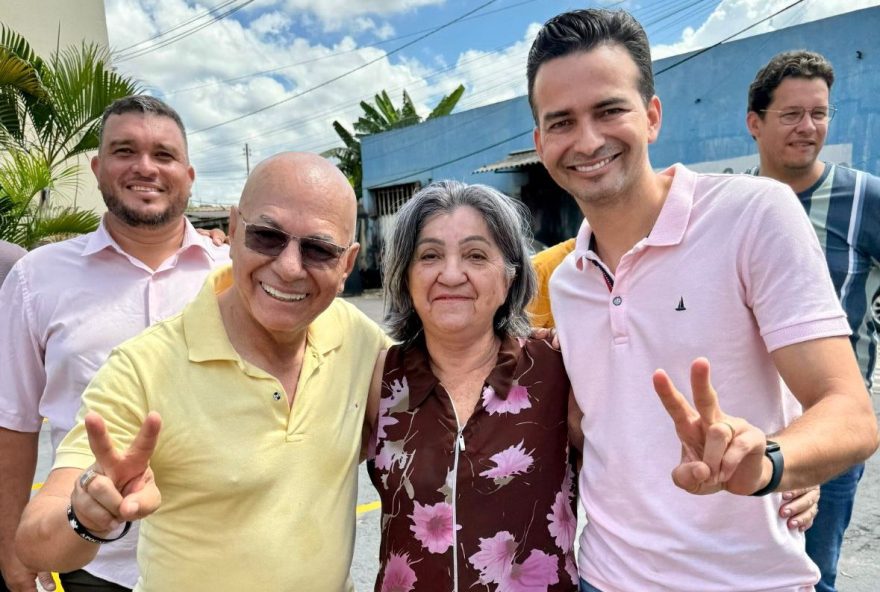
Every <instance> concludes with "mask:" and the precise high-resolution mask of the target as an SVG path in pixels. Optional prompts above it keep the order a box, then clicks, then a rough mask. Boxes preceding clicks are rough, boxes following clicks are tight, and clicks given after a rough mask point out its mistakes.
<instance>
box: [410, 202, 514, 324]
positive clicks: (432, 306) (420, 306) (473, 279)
mask: <svg viewBox="0 0 880 592" xmlns="http://www.w3.org/2000/svg"><path fill="white" fill-rule="evenodd" d="M510 282H511V278H510V277H509V276H508V273H507V269H506V266H505V262H504V257H503V255H502V254H501V250H500V249H499V248H498V245H497V244H496V243H495V239H494V238H493V237H492V234H491V233H490V232H489V227H488V226H487V225H486V222H485V221H484V220H483V217H482V216H481V215H480V213H479V212H478V211H477V210H476V209H474V208H472V207H469V206H461V207H458V208H456V209H455V210H453V211H452V212H449V213H444V214H435V215H434V216H432V217H431V218H429V219H428V220H427V221H426V222H425V224H424V226H423V227H422V229H421V231H420V232H419V236H418V239H417V240H416V249H415V252H414V253H413V259H412V261H411V262H410V265H409V271H408V274H407V285H408V288H409V294H410V298H412V302H413V307H414V308H415V310H416V314H418V316H419V318H420V319H421V321H422V324H423V326H424V329H425V334H426V335H432V334H445V335H456V336H459V337H465V336H467V335H484V334H485V333H486V332H491V331H492V330H493V320H494V317H495V313H496V312H497V311H498V309H499V308H500V307H501V305H502V304H504V301H505V299H506V298H507V290H508V288H509V287H510Z"/></svg>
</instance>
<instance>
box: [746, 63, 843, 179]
mask: <svg viewBox="0 0 880 592" xmlns="http://www.w3.org/2000/svg"><path fill="white" fill-rule="evenodd" d="M828 100H829V91H828V84H827V83H826V82H825V80H824V79H822V78H785V79H784V80H783V81H782V82H781V83H780V84H779V86H777V87H776V89H775V90H774V91H773V100H772V101H770V104H769V105H768V106H767V109H772V111H769V112H767V113H763V114H758V113H755V112H754V111H750V112H749V114H748V116H747V118H746V124H747V125H748V128H749V132H750V133H751V134H752V136H754V138H755V141H756V142H757V143H758V152H759V153H760V155H761V174H762V175H767V176H770V177H773V178H775V179H779V180H780V181H784V182H795V183H796V182H797V180H799V179H803V180H805V182H806V183H807V184H808V185H809V184H810V183H812V182H813V181H815V180H816V179H818V178H819V176H820V175H821V173H822V170H823V168H824V166H823V164H822V163H821V162H820V161H819V160H818V158H819V151H820V150H822V146H823V145H824V144H825V136H826V134H827V133H828V124H827V123H819V124H817V123H816V122H814V121H813V120H812V118H811V117H810V116H809V114H805V115H804V117H803V119H801V121H800V122H799V123H798V124H796V125H783V124H782V122H780V120H779V116H780V115H781V113H779V112H777V111H787V110H791V109H793V108H803V109H807V110H809V109H813V108H815V107H827V106H828ZM761 115H763V117H761ZM801 184H803V183H801Z"/></svg>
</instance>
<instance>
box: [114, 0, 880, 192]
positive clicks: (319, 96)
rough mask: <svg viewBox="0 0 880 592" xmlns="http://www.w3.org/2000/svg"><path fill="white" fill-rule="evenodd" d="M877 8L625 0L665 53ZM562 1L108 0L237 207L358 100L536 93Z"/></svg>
mask: <svg viewBox="0 0 880 592" xmlns="http://www.w3.org/2000/svg"><path fill="white" fill-rule="evenodd" d="M877 4H880V0H873V1H871V0H801V1H799V2H798V1H796V0H721V1H719V0H628V1H623V2H614V1H610V0H607V1H600V2H592V3H587V5H592V6H603V7H609V8H625V9H627V10H629V11H630V12H632V13H633V14H634V15H635V16H636V18H638V19H639V21H640V22H641V23H642V24H643V25H644V26H645V29H646V30H647V32H648V37H649V38H650V39H651V43H652V48H653V55H654V58H655V59H657V58H662V57H666V56H670V55H675V54H678V53H682V52H686V51H691V50H693V49H698V48H701V47H706V46H708V45H712V44H714V43H717V42H718V41H720V40H722V39H724V38H726V37H728V36H730V35H732V34H734V33H737V32H739V31H741V30H743V29H745V28H746V27H748V26H750V25H752V24H754V23H756V22H758V21H760V20H762V19H765V18H766V17H769V16H770V15H772V14H774V13H777V12H780V11H782V12H780V14H778V15H777V16H775V17H773V18H772V19H770V20H768V21H766V22H764V23H762V24H760V25H759V26H757V27H755V28H753V29H750V30H749V31H748V32H747V33H745V35H753V34H756V33H763V32H767V31H771V30H776V29H781V28H784V27H788V26H791V25H795V24H799V23H802V22H807V21H811V20H815V19H820V18H825V17H828V16H832V15H834V14H838V13H841V12H848V11H851V10H857V9H859V8H865V7H867V6H873V5H877ZM583 5H584V4H580V3H572V2H571V1H570V0H569V1H562V0H105V6H106V11H107V29H108V33H109V37H110V45H111V49H112V51H113V55H114V60H115V65H116V67H117V68H118V69H119V70H120V71H121V72H124V73H126V74H128V75H130V76H132V77H133V78H135V79H136V80H138V81H139V82H140V84H141V85H142V86H143V88H144V89H145V90H146V91H147V92H149V93H151V94H154V95H156V96H158V97H160V98H163V99H165V100H167V101H168V102H169V103H170V104H171V105H173V106H174V107H175V108H177V109H178V110H179V111H180V113H181V115H182V116H183V119H184V122H185V123H186V125H187V128H188V130H189V133H190V151H191V157H192V161H193V164H194V166H195V167H196V175H197V180H196V184H195V187H194V195H193V199H194V201H195V202H196V203H234V202H235V201H237V198H238V195H239V193H240V191H241V187H242V185H243V184H244V179H245V176H246V159H245V154H244V150H245V145H247V146H248V147H249V150H250V163H251V166H253V164H254V163H256V162H258V161H259V160H261V159H263V158H265V157H267V156H269V155H271V154H274V153H276V152H280V151H283V150H305V151H311V152H322V151H324V150H327V149H329V148H332V147H333V146H336V145H338V144H339V143H340V142H339V141H338V139H337V137H336V135H335V133H334V132H333V130H332V127H331V124H332V122H333V121H334V120H339V121H340V122H342V123H344V124H345V125H346V127H348V128H349V129H351V122H352V121H353V120H355V119H357V117H358V115H359V113H360V108H359V106H358V103H359V102H360V101H362V100H369V99H371V98H372V96H373V95H374V94H375V93H377V92H379V91H381V90H383V89H384V90H386V91H388V93H389V95H391V97H392V99H393V100H394V101H395V103H397V104H399V102H400V96H401V93H402V91H403V89H406V90H407V91H408V92H409V93H410V95H411V96H412V98H413V100H414V101H415V102H416V104H417V105H418V106H419V109H420V113H422V114H423V115H424V114H427V113H428V112H429V111H430V109H431V108H432V107H433V106H434V104H435V103H436V101H437V100H439V98H440V97H442V96H443V95H444V94H446V93H448V92H450V91H451V90H453V89H454V88H455V87H456V86H457V85H458V84H464V85H465V88H466V91H465V94H464V96H463V98H462V100H461V101H460V102H459V106H458V107H457V110H463V109H469V108H473V107H478V106H481V105H486V104H489V103H495V102H498V101H501V100H505V99H509V98H512V97H515V96H518V95H522V94H525V58H526V53H527V52H528V48H529V45H530V44H531V40H532V38H533V36H534V34H535V32H536V30H537V28H538V27H539V26H540V24H541V23H543V22H544V21H546V20H547V19H548V18H550V17H551V16H553V15H554V14H557V13H559V12H563V11H565V10H568V9H570V8H572V7H576V6H583Z"/></svg>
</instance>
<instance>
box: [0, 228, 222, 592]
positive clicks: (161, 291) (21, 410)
mask: <svg viewBox="0 0 880 592" xmlns="http://www.w3.org/2000/svg"><path fill="white" fill-rule="evenodd" d="M228 261H229V255H228V247H226V246H225V245H224V246H222V247H215V246H214V245H213V243H212V242H211V240H210V239H208V238H206V237H203V236H201V235H199V234H198V233H197V232H196V231H195V229H194V228H193V227H192V225H191V224H190V223H189V222H188V221H187V222H186V230H185V233H184V239H183V244H182V246H181V247H180V249H179V250H178V251H177V252H176V253H175V254H174V255H173V256H171V257H169V258H168V259H167V260H166V261H164V262H163V263H162V264H161V265H160V266H159V267H158V269H156V270H155V271H154V270H152V269H150V268H149V267H147V266H146V265H145V264H144V263H143V262H141V261H139V260H138V259H135V258H133V257H131V256H129V255H128V254H127V253H125V252H124V251H123V250H122V248H121V247H120V246H119V245H118V244H117V243H116V241H114V240H113V239H112V238H111V236H110V234H109V233H108V232H107V229H106V228H105V226H104V224H103V222H102V223H101V226H100V227H99V228H98V230H96V231H95V232H93V233H91V234H86V235H83V236H79V237H76V238H73V239H70V240H67V241H63V242H60V243H54V244H49V245H46V246H43V247H40V248H38V249H35V250H33V251H31V252H30V253H28V254H27V255H25V256H24V257H23V258H22V259H21V260H20V261H18V263H16V265H15V266H14V267H13V268H12V271H10V272H9V275H8V276H7V277H6V281H5V282H3V286H2V288H0V427H4V428H7V429H11V430H15V431H19V432H38V431H39V430H40V427H41V424H42V419H43V418H44V417H45V418H47V419H48V420H49V424H50V426H51V431H52V448H53V450H54V449H55V448H56V447H57V446H58V444H59V443H60V442H61V439H62V438H63V437H64V435H65V434H66V433H67V432H68V430H70V428H72V427H73V425H74V423H75V421H74V420H75V418H76V413H77V411H78V410H79V406H80V395H81V394H82V392H83V390H85V387H86V385H88V383H89V382H90V381H91V379H92V376H93V375H94V374H95V372H96V371H97V369H98V368H99V367H100V366H101V365H102V364H103V363H104V360H106V359H107V356H108V355H109V354H110V350H111V349H112V348H114V347H115V346H117V345H119V344H120V343H122V342H123V341H125V340H127V339H129V338H131V337H134V336H135V335H137V334H138V333H140V332H141V331H143V330H144V329H146V328H147V327H149V326H150V325H152V324H153V323H155V322H156V321H160V320H162V319H165V318H167V317H170V316H172V315H174V314H177V313H178V312H180V311H181V310H182V309H183V306H184V305H185V304H186V303H187V302H189V301H190V300H192V299H193V298H194V297H195V295H196V294H197V293H198V291H199V289H200V288H201V287H202V284H204V281H205V278H206V277H207V275H208V272H209V271H210V270H211V269H212V268H213V267H215V266H217V265H221V264H224V263H227V262H228ZM136 541H137V534H136V533H130V534H129V535H128V536H126V537H125V538H124V539H122V540H121V541H119V542H117V543H113V544H112V545H105V546H103V547H102V548H101V550H100V552H99V553H98V556H97V558H96V559H95V561H93V562H92V563H90V564H89V566H88V567H87V568H86V569H87V570H88V571H89V573H91V574H93V575H96V576H98V577H101V578H105V579H108V580H110V581H113V582H116V583H119V584H122V585H123V586H126V587H129V588H131V587H133V586H134V584H135V582H136V581H137V565H136V563H135V557H134V547H135V543H136Z"/></svg>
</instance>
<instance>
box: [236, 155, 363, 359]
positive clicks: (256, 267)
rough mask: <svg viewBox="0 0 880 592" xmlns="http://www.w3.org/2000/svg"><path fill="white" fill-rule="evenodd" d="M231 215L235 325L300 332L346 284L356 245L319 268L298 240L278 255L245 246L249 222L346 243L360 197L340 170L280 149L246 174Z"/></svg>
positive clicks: (281, 334)
mask: <svg viewBox="0 0 880 592" xmlns="http://www.w3.org/2000/svg"><path fill="white" fill-rule="evenodd" d="M239 208H240V213H241V216H239V215H238V213H233V215H232V216H231V217H230V227H229V236H230V244H231V247H230V249H231V250H230V254H231V257H232V261H233V276H234V284H235V285H234V290H233V291H232V292H231V293H229V294H228V296H229V297H230V298H231V299H232V300H231V303H230V304H231V306H232V307H233V308H234V310H235V311H237V313H238V314H236V318H237V319H239V320H240V321H243V324H242V325H241V326H239V327H236V329H239V330H244V331H250V332H253V331H255V332H258V333H268V334H271V335H272V336H273V338H274V339H275V340H276V341H279V342H283V341H286V340H289V339H291V338H294V337H295V336H297V335H300V336H301V335H302V332H303V331H305V330H306V329H307V328H308V326H309V324H310V323H311V322H312V321H313V320H314V319H315V318H316V317H317V316H318V315H319V314H321V313H322V312H323V311H324V310H325V309H326V308H327V307H328V306H330V303H331V302H332V301H333V299H334V298H335V297H336V295H337V294H338V293H339V292H340V291H341V290H342V287H343V285H344V284H345V278H346V277H347V276H348V274H349V273H351V270H352V268H353V266H354V263H355V259H356V257H357V252H358V245H357V243H354V244H351V246H349V247H348V248H347V249H345V250H344V251H343V252H342V254H341V256H340V257H339V258H338V259H336V260H335V261H331V262H329V263H328V264H326V265H321V266H308V265H307V266H304V265H303V260H302V256H301V254H300V241H299V240H297V239H293V240H291V241H290V242H289V243H288V244H287V246H286V247H285V248H284V250H283V251H282V252H281V253H280V254H278V255H277V256H274V257H273V256H269V255H264V254H261V253H259V252H257V251H254V250H252V249H250V248H248V247H247V246H246V245H245V233H246V225H245V224H242V218H243V219H244V220H246V221H247V222H248V223H249V224H255V225H261V226H268V227H272V228H277V229H279V230H283V231H284V232H286V233H288V234H290V235H293V236H295V237H304V238H305V237H308V238H315V239H321V240H324V241H329V242H332V243H335V244H336V245H341V246H348V245H349V244H350V243H351V240H352V236H353V234H354V223H355V213H356V201H355V197H354V193H353V192H352V189H351V186H350V185H349V184H348V181H347V180H346V179H345V177H344V176H342V174H341V173H340V172H339V170H338V169H337V168H336V167H334V166H333V165H332V164H330V163H329V162H328V161H326V160H325V159H323V158H320V157H318V156H315V155H310V154H281V155H279V156H275V157H273V158H270V159H269V160H268V161H265V162H264V163H262V164H260V165H259V166H258V167H257V168H256V169H254V171H253V173H251V177H250V178H249V179H248V182H247V184H246V185H245V188H244V191H243V193H242V199H241V204H240V206H239Z"/></svg>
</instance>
